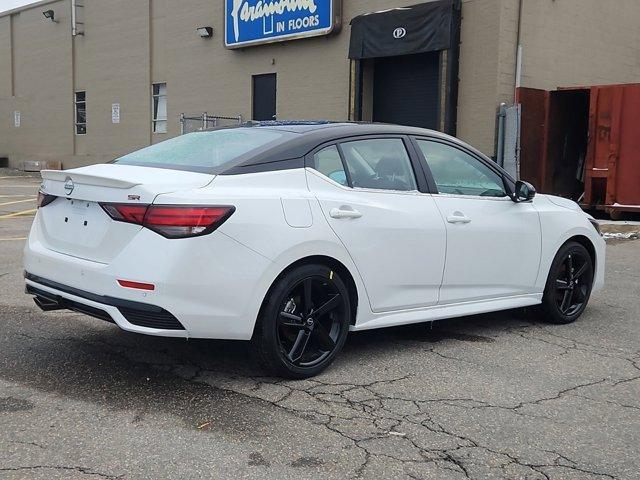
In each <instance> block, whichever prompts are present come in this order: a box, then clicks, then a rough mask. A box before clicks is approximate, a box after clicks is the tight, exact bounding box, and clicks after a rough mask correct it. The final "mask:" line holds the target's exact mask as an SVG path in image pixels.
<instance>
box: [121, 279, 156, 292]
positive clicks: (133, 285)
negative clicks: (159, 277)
mask: <svg viewBox="0 0 640 480" xmlns="http://www.w3.org/2000/svg"><path fill="white" fill-rule="evenodd" d="M118 283H119V284H120V286H121V287H125V288H136V289H138V290H155V288H156V287H155V285H153V284H152V283H140V282H131V281H129V280H118Z"/></svg>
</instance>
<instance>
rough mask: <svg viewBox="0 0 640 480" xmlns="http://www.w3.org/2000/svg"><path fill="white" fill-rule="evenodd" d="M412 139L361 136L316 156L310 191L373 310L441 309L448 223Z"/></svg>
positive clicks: (310, 171) (312, 158)
mask: <svg viewBox="0 0 640 480" xmlns="http://www.w3.org/2000/svg"><path fill="white" fill-rule="evenodd" d="M408 148H409V149H412V148H413V147H412V145H411V143H410V141H409V139H408V138H401V137H388V138H360V139H354V140H348V141H344V142H340V143H338V144H337V145H329V146H325V147H323V148H320V149H319V150H318V151H316V152H315V153H313V154H312V155H310V167H311V168H308V169H307V179H308V182H309V188H310V189H311V191H312V192H313V193H314V194H315V195H316V197H317V199H318V201H319V203H320V206H321V208H322V211H323V213H324V215H325V217H326V219H327V221H328V223H329V225H330V226H331V228H332V229H333V231H334V232H335V233H336V235H337V236H338V237H339V239H340V240H341V241H342V243H343V244H344V245H345V247H346V249H347V250H348V252H349V254H350V255H351V257H352V258H353V260H354V263H355V264H356V267H357V268H358V271H359V273H360V275H361V276H362V279H363V281H364V284H365V287H366V290H367V294H368V296H369V301H370V304H371V309H372V310H373V311H374V312H384V311H394V310H402V309H409V308H420V307H426V306H430V305H435V304H436V303H437V302H438V292H439V289H440V284H441V282H442V272H443V268H444V257H445V246H446V238H445V235H446V233H445V226H444V221H443V219H442V216H441V215H440V213H439V212H438V209H437V207H436V205H435V202H434V200H433V198H431V196H430V195H429V194H427V193H425V192H424V191H423V192H421V191H420V189H422V190H426V181H425V179H424V177H422V178H421V177H418V178H417V177H416V176H415V171H416V169H419V168H420V167H419V165H418V164H416V163H415V162H416V159H415V158H410V154H409V151H408Z"/></svg>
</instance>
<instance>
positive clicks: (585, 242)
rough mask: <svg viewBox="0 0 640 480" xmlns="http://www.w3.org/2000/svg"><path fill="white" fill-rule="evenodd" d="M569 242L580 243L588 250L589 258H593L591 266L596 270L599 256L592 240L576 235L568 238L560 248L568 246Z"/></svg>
mask: <svg viewBox="0 0 640 480" xmlns="http://www.w3.org/2000/svg"><path fill="white" fill-rule="evenodd" d="M569 242H576V243H579V244H580V245H582V246H583V247H584V248H586V249H587V252H589V257H591V264H592V265H593V268H594V270H595V268H596V265H597V262H596V260H597V256H596V247H595V245H594V244H593V242H591V240H589V238H588V237H585V236H584V235H574V236H573V237H570V238H568V239H567V240H566V241H565V242H564V243H563V244H562V245H561V246H560V248H562V247H563V246H564V245H566V244H567V243H569ZM560 248H559V249H558V251H559V250H560ZM556 253H557V252H556ZM594 278H595V275H594Z"/></svg>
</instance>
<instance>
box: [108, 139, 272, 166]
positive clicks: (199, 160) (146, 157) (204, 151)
mask: <svg viewBox="0 0 640 480" xmlns="http://www.w3.org/2000/svg"><path fill="white" fill-rule="evenodd" d="M284 135H285V133H284V132H279V131H275V130H266V129H265V130H259V129H256V128H230V129H224V130H214V131H210V132H194V133H188V134H186V135H181V136H179V137H175V138H172V139H170V140H166V141H164V142H161V143H157V144H155V145H151V146H150V147H146V148H143V149H142V150H138V151H136V152H132V153H129V154H128V155H125V156H123V157H120V158H118V159H116V160H115V161H114V163H117V164H120V165H137V166H143V167H156V168H169V169H172V170H188V171H192V172H201V173H211V174H217V173H220V172H222V171H224V170H225V169H226V168H228V167H230V166H232V164H233V163H234V160H237V159H238V158H239V157H242V156H244V155H247V154H250V153H251V152H253V151H255V150H262V149H264V148H265V147H269V146H270V144H273V143H277V142H278V140H280V139H281V138H282V137H283V136H284Z"/></svg>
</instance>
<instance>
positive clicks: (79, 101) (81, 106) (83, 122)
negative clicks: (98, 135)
mask: <svg viewBox="0 0 640 480" xmlns="http://www.w3.org/2000/svg"><path fill="white" fill-rule="evenodd" d="M73 103H74V105H75V112H76V117H75V126H76V135H85V134H86V133H87V92H76V93H75V97H74V102H73Z"/></svg>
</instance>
